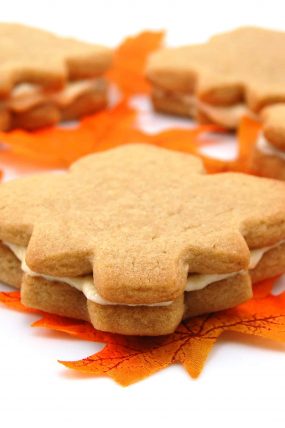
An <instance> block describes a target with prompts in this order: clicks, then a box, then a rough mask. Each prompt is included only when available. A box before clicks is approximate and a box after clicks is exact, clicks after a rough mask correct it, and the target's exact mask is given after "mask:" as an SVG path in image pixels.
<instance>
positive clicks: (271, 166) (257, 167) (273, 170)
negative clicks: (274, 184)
mask: <svg viewBox="0 0 285 428" xmlns="http://www.w3.org/2000/svg"><path fill="white" fill-rule="evenodd" d="M251 170H252V172H254V173H255V174H256V175H260V176H262V177H269V178H276V179H278V180H285V159H282V158H280V157H278V156H274V155H270V154H267V153H263V152H262V151H260V150H259V148H258V146H256V147H255V148H254V151H253V155H252V161H251Z"/></svg>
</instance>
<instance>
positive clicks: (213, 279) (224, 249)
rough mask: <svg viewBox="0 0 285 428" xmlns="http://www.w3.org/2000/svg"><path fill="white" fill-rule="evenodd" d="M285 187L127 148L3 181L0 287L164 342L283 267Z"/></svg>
mask: <svg viewBox="0 0 285 428" xmlns="http://www.w3.org/2000/svg"><path fill="white" fill-rule="evenodd" d="M284 203H285V183H282V182H281V181H280V182H279V181H276V180H270V179H265V178H258V177H254V176H249V175H243V174H237V173H223V174H216V175H208V174H206V173H205V171H204V168H203V165H202V162H201V160H200V159H199V158H197V157H195V156H192V155H188V154H184V153H178V152H174V151H168V150H165V149H162V148H157V147H155V146H151V145H144V144H130V145H125V146H120V147H118V148H115V149H112V150H109V151H105V152H102V153H97V154H92V155H89V156H87V157H84V158H82V159H81V160H79V161H77V162H75V163H74V164H73V165H72V166H71V168H70V170H69V171H67V172H63V173H45V174H39V175H35V176H30V177H25V178H20V179H16V180H13V181H10V182H7V183H5V184H2V185H1V186H0V239H1V247H0V280H1V281H4V282H6V283H7V284H10V285H12V286H15V287H21V298H22V302H23V303H24V304H25V305H27V306H30V307H33V308H38V309H41V310H43V311H46V312H50V313H55V314H59V315H63V316H67V317H72V318H78V319H83V320H87V321H89V322H91V323H92V325H93V326H94V327H95V328H96V329H99V330H104V331H109V332H114V333H122V334H130V335H164V334H168V333H171V332H173V331H174V330H175V329H176V327H177V326H178V324H179V323H180V322H181V321H182V320H183V319H185V318H188V317H191V316H195V315H199V314H204V313H207V312H213V311H219V310H222V309H225V308H230V307H233V306H235V305H237V304H239V303H241V302H244V301H246V300H247V299H249V298H250V297H251V296H252V282H257V281H260V280H262V279H264V278H268V277H270V276H273V275H277V274H280V273H282V272H283V271H284V270H285V210H284Z"/></svg>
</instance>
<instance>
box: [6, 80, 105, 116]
mask: <svg viewBox="0 0 285 428" xmlns="http://www.w3.org/2000/svg"><path fill="white" fill-rule="evenodd" d="M102 85H104V83H103V80H102V79H100V78H97V79H82V80H76V81H71V82H68V83H67V84H66V85H65V87H64V88H63V89H61V90H59V91H57V92H44V91H43V89H42V88H41V87H40V86H39V85H35V84H32V83H20V84H18V85H16V86H15V87H14V88H13V90H12V92H11V94H10V97H9V99H8V100H7V101H6V103H7V105H8V107H10V108H11V109H12V110H15V111H17V110H19V111H21V110H25V109H28V108H30V107H32V106H33V105H35V104H37V103H39V102H42V101H43V100H44V101H46V100H51V101H53V102H55V103H56V104H57V105H59V106H61V107H64V106H66V105H68V104H71V103H72V102H73V101H74V100H75V99H76V98H77V97H79V96H81V95H83V94H84V93H85V92H88V91H90V90H92V89H98V90H99V89H100V88H101V87H103V86H102Z"/></svg>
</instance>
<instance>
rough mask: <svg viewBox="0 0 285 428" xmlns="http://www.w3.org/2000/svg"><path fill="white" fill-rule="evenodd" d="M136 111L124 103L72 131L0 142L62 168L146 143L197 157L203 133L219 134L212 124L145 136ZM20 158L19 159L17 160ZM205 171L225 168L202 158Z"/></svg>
mask: <svg viewBox="0 0 285 428" xmlns="http://www.w3.org/2000/svg"><path fill="white" fill-rule="evenodd" d="M136 115H137V112H136V111H135V110H134V109H132V108H131V107H130V106H129V105H128V102H127V101H126V100H124V101H122V102H120V103H119V104H118V105H116V106H115V107H113V108H111V109H107V110H104V111H102V112H100V113H97V114H95V115H93V116H89V117H87V118H85V119H83V120H82V121H81V122H80V123H79V125H78V126H76V127H75V128H71V129H70V128H60V127H53V128H46V129H41V130H38V131H34V132H29V131H24V130H14V131H11V132H8V133H5V132H0V139H2V140H3V141H4V142H5V144H6V145H7V146H8V147H10V149H11V151H12V152H13V153H14V154H16V155H17V157H18V158H19V159H21V156H22V157H24V158H26V159H28V160H30V161H34V162H38V163H39V164H41V165H47V166H50V167H55V168H66V167H68V166H69V165H70V164H71V163H72V162H74V161H75V160H77V159H79V158H81V157H82V156H84V155H87V154H89V153H94V152H98V151H102V150H106V149H109V148H112V147H116V146H118V145H121V144H127V143H133V142H137V143H149V144H155V145H158V146H160V147H164V148H168V149H172V150H178V151H183V152H187V153H192V154H196V155H199V147H200V146H202V145H203V144H204V143H203V140H202V139H201V136H202V135H203V134H209V133H210V132H217V131H220V130H221V128H220V127H218V126H216V125H200V126H197V127H195V128H190V129H170V130H167V131H162V132H160V133H157V134H147V133H146V132H143V131H140V130H139V129H137V128H136V127H135V125H134V124H135V119H136ZM19 156H20V157H19ZM202 158H203V160H204V162H205V166H206V168H207V169H208V170H209V172H218V171H224V170H225V168H227V169H228V166H227V165H228V163H227V162H226V161H219V160H216V159H211V158H209V157H207V156H206V155H203V156H202Z"/></svg>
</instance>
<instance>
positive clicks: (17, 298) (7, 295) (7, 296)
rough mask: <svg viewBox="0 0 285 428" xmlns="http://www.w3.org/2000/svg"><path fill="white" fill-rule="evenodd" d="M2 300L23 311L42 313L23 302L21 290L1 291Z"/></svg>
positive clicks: (0, 299) (12, 307)
mask: <svg viewBox="0 0 285 428" xmlns="http://www.w3.org/2000/svg"><path fill="white" fill-rule="evenodd" d="M0 302H1V303H4V304H5V305H6V306H8V308H10V309H15V310H17V311H21V312H29V313H40V311H37V310H35V309H32V308H27V307H26V306H24V305H22V303H21V295H20V291H12V292H5V291H2V292H0Z"/></svg>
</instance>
